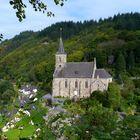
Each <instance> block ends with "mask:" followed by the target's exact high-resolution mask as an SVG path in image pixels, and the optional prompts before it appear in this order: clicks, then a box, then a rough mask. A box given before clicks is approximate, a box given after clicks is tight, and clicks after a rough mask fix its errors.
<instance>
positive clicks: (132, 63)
mask: <svg viewBox="0 0 140 140" xmlns="http://www.w3.org/2000/svg"><path fill="white" fill-rule="evenodd" d="M134 66H135V56H134V52H133V51H130V54H129V57H128V68H129V69H132V68H133V67H134Z"/></svg>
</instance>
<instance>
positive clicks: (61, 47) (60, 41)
mask: <svg viewBox="0 0 140 140" xmlns="http://www.w3.org/2000/svg"><path fill="white" fill-rule="evenodd" d="M57 53H59V54H65V50H64V44H63V40H62V28H60V40H59V49H58V52H57Z"/></svg>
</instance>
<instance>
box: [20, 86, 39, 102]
mask: <svg viewBox="0 0 140 140" xmlns="http://www.w3.org/2000/svg"><path fill="white" fill-rule="evenodd" d="M37 91H38V90H37V87H36V86H32V85H22V86H21V88H20V89H19V92H20V95H19V100H20V102H21V103H26V102H27V101H28V100H29V99H30V98H33V97H35V96H36V94H37Z"/></svg>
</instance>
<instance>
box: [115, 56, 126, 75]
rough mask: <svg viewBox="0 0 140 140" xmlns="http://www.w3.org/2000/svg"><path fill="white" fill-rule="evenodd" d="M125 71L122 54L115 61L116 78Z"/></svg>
mask: <svg viewBox="0 0 140 140" xmlns="http://www.w3.org/2000/svg"><path fill="white" fill-rule="evenodd" d="M125 70H126V61H125V58H124V55H123V54H122V53H120V54H119V56H118V58H117V60H116V76H117V77H118V76H119V75H120V74H121V73H123V72H125Z"/></svg>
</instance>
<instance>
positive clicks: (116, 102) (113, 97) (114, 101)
mask: <svg viewBox="0 0 140 140" xmlns="http://www.w3.org/2000/svg"><path fill="white" fill-rule="evenodd" d="M108 100H109V102H110V104H111V106H112V108H113V109H115V110H116V109H118V108H119V107H120V101H121V94H120V88H119V86H118V85H117V84H115V83H111V84H110V85H109V88H108Z"/></svg>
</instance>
